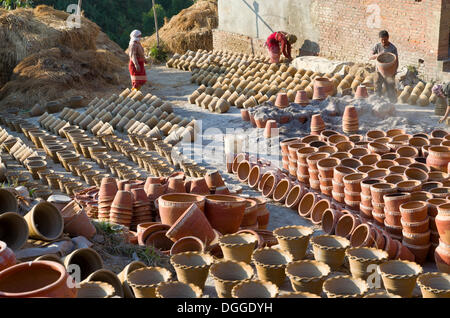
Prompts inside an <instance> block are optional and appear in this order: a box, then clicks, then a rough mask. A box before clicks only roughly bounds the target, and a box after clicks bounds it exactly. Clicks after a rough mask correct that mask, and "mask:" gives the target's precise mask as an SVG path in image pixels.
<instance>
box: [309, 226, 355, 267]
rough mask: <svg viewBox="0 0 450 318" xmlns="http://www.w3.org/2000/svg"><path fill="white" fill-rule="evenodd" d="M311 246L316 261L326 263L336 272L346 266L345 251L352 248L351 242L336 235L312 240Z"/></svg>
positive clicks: (315, 237)
mask: <svg viewBox="0 0 450 318" xmlns="http://www.w3.org/2000/svg"><path fill="white" fill-rule="evenodd" d="M341 220H342V218H341ZM311 245H312V247H313V251H314V258H315V260H317V261H321V262H324V263H326V264H327V265H328V266H330V268H331V270H333V271H335V270H337V269H338V268H340V267H341V266H342V265H343V264H344V259H345V250H346V249H347V248H348V247H349V246H350V242H349V240H347V239H345V238H343V237H339V236H335V235H320V236H313V237H312V238H311Z"/></svg>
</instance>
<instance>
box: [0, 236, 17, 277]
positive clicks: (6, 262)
mask: <svg viewBox="0 0 450 318" xmlns="http://www.w3.org/2000/svg"><path fill="white" fill-rule="evenodd" d="M15 264H16V255H15V254H14V252H13V251H12V250H11V249H10V248H9V247H8V245H7V244H6V243H5V242H3V241H0V272H1V271H3V270H5V269H7V268H8V267H11V266H13V265H15Z"/></svg>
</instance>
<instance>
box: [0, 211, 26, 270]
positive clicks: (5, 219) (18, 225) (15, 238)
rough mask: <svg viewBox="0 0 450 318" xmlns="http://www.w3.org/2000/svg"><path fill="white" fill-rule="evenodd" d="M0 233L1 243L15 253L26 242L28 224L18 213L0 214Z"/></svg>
mask: <svg viewBox="0 0 450 318" xmlns="http://www.w3.org/2000/svg"><path fill="white" fill-rule="evenodd" d="M0 233H1V241H3V242H4V243H5V244H6V245H7V246H8V247H9V248H10V249H12V250H13V251H16V250H19V249H21V248H22V247H23V246H24V245H25V243H26V242H27V239H28V235H29V230H28V224H27V222H26V221H25V219H24V218H23V216H21V215H20V214H18V213H15V212H6V213H2V214H0ZM5 257H6V256H5ZM0 270H1V269H0Z"/></svg>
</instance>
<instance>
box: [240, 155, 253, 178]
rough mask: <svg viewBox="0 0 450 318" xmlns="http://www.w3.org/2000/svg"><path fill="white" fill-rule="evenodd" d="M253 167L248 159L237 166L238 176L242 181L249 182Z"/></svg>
mask: <svg viewBox="0 0 450 318" xmlns="http://www.w3.org/2000/svg"><path fill="white" fill-rule="evenodd" d="M251 169H252V165H251V164H250V163H249V162H248V161H247V160H244V161H241V162H240V163H239V165H238V168H237V176H238V179H239V181H241V182H242V183H245V182H247V180H248V177H249V176H250V171H251Z"/></svg>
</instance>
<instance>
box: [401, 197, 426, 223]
mask: <svg viewBox="0 0 450 318" xmlns="http://www.w3.org/2000/svg"><path fill="white" fill-rule="evenodd" d="M400 212H401V214H402V219H403V220H404V221H406V222H421V221H424V220H425V219H426V218H427V216H428V205H427V204H426V203H425V202H421V201H411V202H407V203H403V204H402V205H401V206H400Z"/></svg>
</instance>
